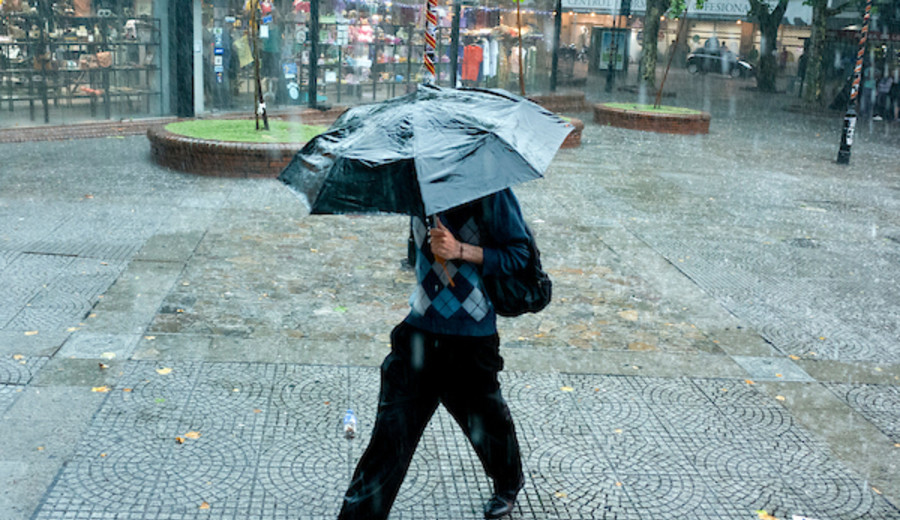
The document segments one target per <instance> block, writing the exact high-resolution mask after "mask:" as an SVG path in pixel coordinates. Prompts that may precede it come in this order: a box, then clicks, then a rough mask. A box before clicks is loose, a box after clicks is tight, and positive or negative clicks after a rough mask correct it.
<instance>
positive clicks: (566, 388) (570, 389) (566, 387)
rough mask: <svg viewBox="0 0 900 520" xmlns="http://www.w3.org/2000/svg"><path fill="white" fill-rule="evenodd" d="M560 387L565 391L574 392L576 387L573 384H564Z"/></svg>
mask: <svg viewBox="0 0 900 520" xmlns="http://www.w3.org/2000/svg"><path fill="white" fill-rule="evenodd" d="M559 389H560V390H562V391H563V392H574V391H575V389H574V388H572V387H571V386H562V387H560V388H559Z"/></svg>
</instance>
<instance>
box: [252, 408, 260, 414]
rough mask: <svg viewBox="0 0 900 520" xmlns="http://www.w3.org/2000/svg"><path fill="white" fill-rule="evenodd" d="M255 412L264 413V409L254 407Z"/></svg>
mask: <svg viewBox="0 0 900 520" xmlns="http://www.w3.org/2000/svg"><path fill="white" fill-rule="evenodd" d="M253 413H262V410H260V409H259V408H254V409H253Z"/></svg>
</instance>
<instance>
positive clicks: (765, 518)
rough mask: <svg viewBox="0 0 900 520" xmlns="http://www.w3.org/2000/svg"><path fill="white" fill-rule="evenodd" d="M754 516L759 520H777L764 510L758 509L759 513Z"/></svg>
mask: <svg viewBox="0 0 900 520" xmlns="http://www.w3.org/2000/svg"><path fill="white" fill-rule="evenodd" d="M756 514H757V515H758V516H759V520H778V518H776V517H774V516H772V515H770V514H769V513H766V512H765V511H764V510H762V509H760V510H759V511H757V512H756Z"/></svg>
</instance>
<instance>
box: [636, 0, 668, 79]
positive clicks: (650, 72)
mask: <svg viewBox="0 0 900 520" xmlns="http://www.w3.org/2000/svg"><path fill="white" fill-rule="evenodd" d="M667 3H668V2H666V0H647V11H646V14H645V15H644V42H643V46H642V48H641V83H642V84H643V85H644V86H646V87H647V89H653V88H655V86H656V56H657V54H658V52H659V51H658V45H657V44H658V41H657V40H658V36H659V17H660V16H662V13H664V12H665V10H666V9H668V6H667V5H665V6H664V5H663V4H667Z"/></svg>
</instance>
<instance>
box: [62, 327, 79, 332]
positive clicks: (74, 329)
mask: <svg viewBox="0 0 900 520" xmlns="http://www.w3.org/2000/svg"><path fill="white" fill-rule="evenodd" d="M77 330H81V328H80V327H69V328H68V329H66V332H75V331H77Z"/></svg>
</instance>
